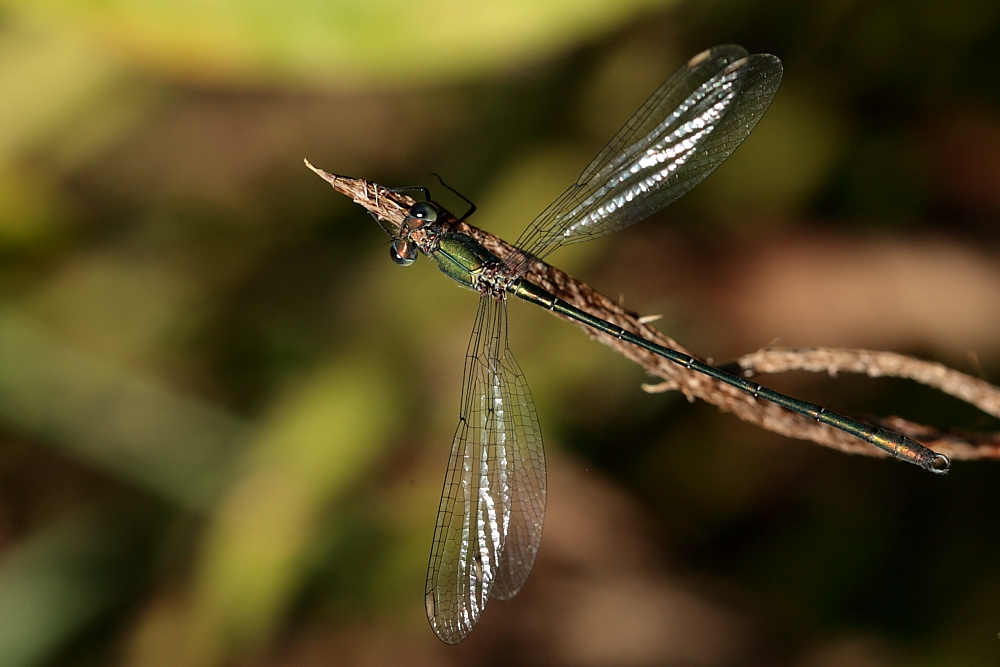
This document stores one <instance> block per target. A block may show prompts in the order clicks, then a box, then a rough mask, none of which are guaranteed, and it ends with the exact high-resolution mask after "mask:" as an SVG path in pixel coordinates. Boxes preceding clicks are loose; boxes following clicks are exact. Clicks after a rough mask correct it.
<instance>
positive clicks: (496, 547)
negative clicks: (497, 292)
mask: <svg viewBox="0 0 1000 667" xmlns="http://www.w3.org/2000/svg"><path fill="white" fill-rule="evenodd" d="M544 518H545V454H544V452H543V451H542V436H541V433H540V431H539V428H538V418H537V416H536V415H535V406H534V404H533V403H532V400H531V393H530V392H529V391H528V386H527V384H526V383H525V381H524V376H523V375H521V371H520V369H519V368H518V366H517V363H516V362H515V361H514V357H513V356H511V354H510V352H509V350H508V349H507V306H506V302H504V301H498V300H495V299H493V298H491V297H488V296H486V297H483V298H482V299H480V302H479V311H478V313H477V314H476V323H475V326H474V327H473V329H472V339H471V340H470V341H469V349H468V352H467V354H466V360H465V377H464V380H463V386H462V406H461V413H460V415H459V422H458V429H457V430H456V431H455V439H454V442H453V443H452V449H451V456H450V458H449V460H448V472H447V473H446V475H445V480H444V490H443V492H442V494H441V504H440V507H439V509H438V517H437V525H436V527H435V529H434V542H433V544H432V545H431V557H430V563H429V564H428V568H427V584H426V587H425V590H424V600H425V604H426V607H427V619H428V620H429V621H430V624H431V627H432V628H433V629H434V632H435V633H436V634H437V636H438V637H440V638H441V639H442V640H443V641H445V642H447V643H449V644H455V643H458V642H460V641H461V640H462V639H464V638H465V636H466V635H468V634H469V632H471V631H472V628H473V627H475V625H476V623H477V621H478V620H479V616H480V614H482V612H483V608H484V607H485V606H486V602H487V600H488V599H489V598H490V596H491V595H492V597H495V598H498V599H502V600H503V599H507V598H509V597H512V596H513V595H515V594H516V593H517V592H518V590H520V588H521V585H522V584H523V583H524V580H525V579H526V578H527V577H528V573H529V572H530V571H531V567H532V565H533V564H534V562H535V555H536V554H537V553H538V545H539V542H540V541H541V536H542V521H543V519H544Z"/></svg>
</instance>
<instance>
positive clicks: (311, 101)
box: [0, 0, 1000, 667]
mask: <svg viewBox="0 0 1000 667" xmlns="http://www.w3.org/2000/svg"><path fill="white" fill-rule="evenodd" d="M727 42H734V43H740V44H743V45H745V46H746V47H747V48H748V49H749V50H750V51H751V52H770V53H774V54H776V55H778V56H779V57H781V58H782V60H783V61H784V63H785V79H784V83H783V84H782V87H781V89H780V91H779V93H778V96H777V98H776V100H775V102H774V105H773V106H772V109H771V111H770V112H769V113H768V114H767V116H766V117H765V118H764V120H763V121H762V122H761V123H760V125H759V127H758V129H757V130H756V131H755V132H754V133H753V135H752V136H751V137H750V138H749V139H748V140H747V142H746V143H745V144H744V146H743V147H741V148H740V149H739V150H738V151H737V152H736V154H735V155H734V156H733V158H732V159H730V160H729V161H728V162H727V163H726V164H725V165H723V166H722V167H721V168H720V169H719V170H718V172H716V173H715V174H714V175H713V176H712V177H710V178H709V179H708V180H707V181H706V182H705V183H704V184H703V185H701V186H700V187H698V188H697V189H696V190H695V191H694V192H692V193H691V194H690V195H688V196H687V197H685V198H684V199H682V200H681V201H679V202H678V203H677V204H675V205H674V206H671V207H670V208H669V209H667V210H666V211H664V212H663V213H662V214H660V215H658V216H656V217H655V218H654V219H653V220H650V221H647V222H646V223H643V224H641V225H637V226H636V227H633V228H630V229H629V230H627V231H625V232H622V233H621V234H618V235H616V236H614V237H611V238H609V239H607V240H603V241H599V242H595V243H592V244H584V245H579V246H573V247H572V248H568V249H566V250H564V251H561V252H560V253H558V254H557V255H554V256H553V257H552V261H553V262H554V263H555V264H557V265H558V266H560V267H562V268H565V269H566V270H567V271H569V272H570V273H572V274H574V275H577V276H578V277H580V278H582V279H584V280H587V281H588V282H590V283H591V284H592V285H594V286H595V287H596V288H597V289H599V290H601V291H603V292H605V293H606V294H608V295H609V296H612V297H619V296H620V298H621V299H623V300H624V302H625V304H626V305H627V306H628V307H630V308H632V309H634V310H637V311H640V312H643V313H659V314H662V315H663V319H662V320H660V321H659V322H658V323H657V326H658V327H659V328H661V329H662V330H663V331H665V332H667V333H669V334H670V335H672V336H674V337H676V338H677V339H678V340H679V341H681V342H682V343H683V344H685V345H686V346H688V347H689V348H691V349H692V350H694V351H695V352H696V353H697V354H700V355H702V356H705V357H710V358H713V359H715V360H716V361H720V362H721V361H725V360H729V359H732V358H734V357H736V356H738V355H740V354H742V353H745V352H748V351H752V350H755V349H757V348H759V347H762V346H767V345H769V344H772V343H777V344H780V345H783V346H851V347H867V348H874V349H889V350H895V351H899V352H904V353H909V354H915V355H919V356H921V357H923V358H927V359H936V360H940V361H943V362H945V363H947V364H949V365H952V366H954V367H956V368H959V369H960V370H964V371H966V372H970V373H973V374H975V375H979V376H982V377H986V378H988V379H989V378H993V379H994V381H995V380H996V379H997V378H1000V336H998V334H997V332H998V331H1000V223H998V220H1000V70H998V68H997V65H996V45H997V44H1000V4H998V3H997V2H996V1H995V0H954V1H952V2H945V1H943V0H936V1H933V0H913V1H909V2H903V1H902V0H816V1H814V2H794V1H791V0H785V1H782V0H760V1H754V0H714V1H700V2H699V1H696V0H688V1H682V0H619V1H617V2H612V1H610V0H511V1H509V2H505V1H503V0H465V1H462V0H449V1H445V0H430V1H427V2H407V1H405V0H353V1H337V0H327V1H325V2H318V1H316V0H309V1H303V2H295V3H283V2H278V1H277V0H252V1H247V0H243V1H238V0H202V1H201V2H195V1H193V0H169V1H168V0H103V1H100V2H99V1H97V0H0V667H5V666H8V665H10V666H29V665H67V666H70V665H73V666H76V665H81V666H83V665H88V666H89V665H126V666H129V667H154V666H167V665H192V666H197V667H210V666H215V665H226V664H238V665H281V666H287V667H296V666H312V665H327V664H331V665H332V664H348V665H400V664H406V665H409V664H418V665H462V664H470V665H471V664H476V665H500V664H503V665H513V664H526V665H535V664H538V665H540V664H547V665H583V666H594V667H597V666H601V665H624V666H633V665H634V666H645V665H661V664H662V665H692V666H714V665H791V666H797V667H836V666H839V665H845V666H846V665H851V666H861V667H868V666H873V667H875V666H881V665H928V666H929V665H995V664H996V663H997V660H998V656H1000V639H998V632H1000V531H998V529H1000V516H998V508H1000V485H998V484H997V481H996V480H997V468H996V464H994V463H990V462H979V463H961V462H959V463H957V464H955V466H954V467H953V471H952V473H951V474H950V475H949V476H948V477H946V478H943V479H939V478H935V477H932V476H931V475H928V474H926V473H923V472H921V471H920V470H918V469H916V468H914V467H911V466H905V465H902V464H899V463H896V462H892V461H885V460H874V459H866V458H861V457H848V456H844V455H841V454H837V453H835V452H831V451H828V450H825V449H822V448H820V447H817V446H815V445H813V444H811V443H804V442H798V441H789V440H786V439H783V438H781V437H778V436H775V435H773V434H770V433H767V432H763V431H760V430H757V429H755V428H753V427H750V426H748V425H746V424H743V423H741V422H739V421H738V420H736V419H735V418H733V417H732V416H730V415H724V414H720V413H719V412H718V411H717V410H716V409H714V408H712V407H709V406H705V405H701V404H689V403H688V402H687V401H684V400H682V399H681V398H680V397H679V396H677V395H674V394H660V395H648V394H645V393H643V392H642V391H641V390H640V388H639V385H640V384H641V383H642V382H643V381H645V380H646V379H647V378H645V376H644V375H643V373H642V371H641V369H639V368H636V367H634V366H631V365H630V364H629V363H627V362H626V361H625V360H623V359H621V358H620V357H618V356H616V355H615V354H614V353H612V352H611V351H610V350H609V349H607V348H605V347H603V346H601V345H598V344H596V343H593V342H591V341H589V340H588V339H587V338H586V336H584V335H582V333H581V332H580V331H579V330H577V329H576V328H575V327H572V326H569V325H567V324H566V323H564V322H560V321H557V320H556V319H554V318H552V317H549V316H548V315H547V314H546V313H544V312H541V310H540V309H532V308H530V307H528V306H524V305H522V304H513V306H512V309H511V311H512V315H511V318H512V321H511V335H512V340H511V348H512V350H513V351H514V353H515V354H516V355H517V357H518V359H519V361H520V364H521V366H522V369H523V370H524V372H525V375H526V376H527V378H528V380H529V383H530V385H531V387H532V390H533V393H534V396H535V400H536V403H537V405H538V408H539V413H540V420H541V425H542V429H543V432H544V434H545V436H546V446H547V452H548V459H549V470H550V476H549V489H550V491H549V511H548V517H547V522H546V525H545V534H544V538H543V541H542V547H541V551H540V555H539V559H538V562H537V564H536V566H535V571H534V572H533V574H532V576H531V577H530V578H529V580H528V583H527V585H526V586H525V588H524V590H523V591H522V593H521V594H520V595H519V596H518V597H517V598H516V599H515V600H513V601H511V602H507V603H498V602H494V603H493V604H491V605H490V607H489V608H488V609H487V610H486V612H485V614H484V615H483V618H482V621H481V623H480V624H479V627H478V628H477V629H476V630H475V632H473V634H472V635H471V636H470V638H469V639H468V640H466V641H465V642H464V643H462V644H461V645H459V646H457V647H447V646H445V645H443V644H441V643H440V642H438V640H437V639H436V638H435V637H434V635H433V634H432V632H431V631H430V629H429V628H428V627H427V624H426V621H425V619H424V612H423V603H422V592H423V588H422V587H423V576H424V569H425V567H426V562H427V554H428V551H429V547H430V540H431V534H432V530H433V523H434V513H435V510H436V507H437V498H438V494H439V493H440V486H441V480H442V478H443V474H444V467H445V462H446V458H447V450H448V446H449V444H450V440H451V436H452V432H453V428H454V426H455V419H456V416H457V409H458V393H459V390H460V386H461V374H462V372H461V371H462V369H461V365H462V361H463V356H464V350H465V345H466V341H467V337H468V333H469V328H470V326H471V323H472V316H473V313H474V311H475V305H476V295H475V294H473V293H471V292H467V291H463V290H460V289H456V288H455V286H454V285H453V284H450V283H449V282H448V281H447V280H445V279H444V278H443V277H442V276H441V275H440V274H439V272H438V271H437V270H436V269H435V268H434V267H433V266H431V265H430V264H429V263H428V262H426V261H420V262H418V263H417V265H415V266H414V267H412V268H410V269H407V270H406V271H405V272H404V271H403V270H401V269H399V268H398V267H396V266H395V265H393V264H392V263H391V262H389V261H388V250H387V244H386V241H387V239H386V237H385V235H384V233H383V232H382V231H381V230H379V229H378V227H377V226H376V225H374V224H373V223H372V221H371V219H370V218H368V217H367V216H366V215H365V214H364V213H363V212H362V211H361V210H360V209H359V208H358V207H356V206H354V205H352V204H351V203H350V202H349V201H346V200H345V199H344V198H342V197H339V196H338V195H336V194H335V193H333V192H332V191H331V190H330V188H329V187H328V186H327V185H326V184H325V183H323V182H322V181H320V180H319V179H318V178H316V177H315V176H314V175H313V174H312V173H311V172H309V171H307V170H306V168H305V167H304V166H303V164H302V158H306V157H307V158H309V159H310V160H311V161H312V162H313V163H314V164H316V165H317V166H319V167H322V168H324V169H327V170H328V171H332V172H336V173H343V174H349V175H354V176H360V177H364V178H368V179H371V180H375V181H378V182H380V183H382V184H385V185H387V186H404V185H429V186H431V187H435V188H436V187H437V186H436V185H435V182H434V181H433V179H432V178H431V177H430V176H429V172H431V171H436V172H439V173H440V174H442V175H443V177H444V178H445V179H446V180H447V181H448V182H449V184H451V185H452V186H454V187H455V188H457V189H458V190H459V191H461V192H462V193H463V194H465V195H466V196H468V197H470V198H471V199H472V200H474V201H475V202H476V203H477V204H478V205H479V207H480V212H479V213H477V214H476V216H475V219H474V220H473V222H474V223H475V224H477V225H479V226H481V227H483V228H485V229H488V230H490V231H492V232H494V233H497V234H499V235H501V236H503V237H505V238H508V239H510V240H513V239H514V238H516V237H517V235H518V233H519V232H520V230H521V229H523V227H524V226H525V225H526V224H527V223H528V221H529V220H531V218H532V217H533V215H534V214H535V213H537V212H538V211H540V210H541V209H542V208H543V207H544V206H545V205H546V204H547V203H548V202H549V201H550V200H551V199H552V198H553V197H555V196H556V195H557V194H558V193H559V192H561V191H562V189H563V188H564V187H566V186H567V185H568V184H569V183H570V182H572V180H574V179H575V177H576V176H577V174H578V173H579V171H580V170H581V169H582V167H583V166H584V165H585V164H586V163H587V162H588V161H589V159H590V157H592V155H593V154H594V153H596V151H597V150H598V149H599V148H600V146H601V145H602V144H603V142H604V141H606V140H607V139H608V138H609V137H610V136H611V134H612V133H613V132H614V131H615V130H616V129H617V127H618V126H619V125H620V124H621V123H622V122H624V120H625V119H626V118H627V117H628V116H629V115H630V114H631V112H632V111H633V110H634V109H635V108H637V107H638V105H639V104H640V103H641V102H642V101H643V100H644V99H645V97H646V96H647V95H648V94H649V93H650V92H651V91H652V90H653V89H654V88H655V87H656V86H657V85H658V84H659V83H660V82H661V81H662V80H663V79H664V78H665V77H666V76H667V75H668V74H669V73H670V72H671V71H673V70H674V69H675V68H676V67H678V66H679V65H680V64H682V63H683V62H684V61H685V60H686V59H687V58H689V57H690V56H692V55H693V54H695V53H697V52H698V51H700V50H702V49H705V48H707V47H710V46H712V45H714V44H719V43H727ZM439 190H441V189H440V188H437V189H436V190H435V192H438V191H439ZM439 198H440V200H442V201H443V202H445V203H448V204H451V205H453V206H454V207H455V208H460V207H461V206H462V204H461V202H460V201H458V200H457V198H454V197H452V196H451V195H450V194H449V193H447V192H445V191H441V192H440V196H439ZM449 198H450V199H449ZM535 311H538V312H535ZM764 381H765V382H766V383H768V384H770V385H771V386H774V387H775V388H777V389H780V390H784V391H787V392H790V393H792V394H794V395H796V396H800V397H802V398H807V399H810V400H814V401H818V402H822V403H823V404H824V405H827V406H828V407H831V408H834V409H839V410H841V411H845V412H848V413H853V414H866V413H868V414H878V415H889V414H899V415H901V416H904V417H907V418H910V419H913V420H916V421H919V422H923V423H930V424H933V425H938V426H955V427H963V428H970V429H982V430H991V429H992V430H997V429H998V428H1000V427H998V424H997V421H996V420H992V419H990V418H987V417H985V416H983V415H981V414H980V413H978V412H977V411H975V410H973V409H971V408H968V407H966V406H963V405H961V404H959V403H958V402H957V401H953V400H951V399H947V398H945V397H942V396H940V395H937V394H935V393H934V392H931V391H929V390H924V389H922V388H920V387H915V386H913V385H912V384H910V383H907V382H901V381H894V380H888V379H886V380H870V379H858V378H853V377H839V378H835V379H831V378H828V377H825V376H824V377H814V376H806V375H793V376H788V377H785V376H782V377H774V378H765V379H764Z"/></svg>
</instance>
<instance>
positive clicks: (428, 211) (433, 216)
mask: <svg viewBox="0 0 1000 667" xmlns="http://www.w3.org/2000/svg"><path fill="white" fill-rule="evenodd" d="M410 217H411V218H416V219H417V220H421V221H423V222H424V223H426V224H431V223H433V222H435V221H437V219H438V210H437V209H436V208H435V207H434V204H432V203H430V202H428V201H418V202H417V203H416V204H414V205H413V206H411V207H410Z"/></svg>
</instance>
